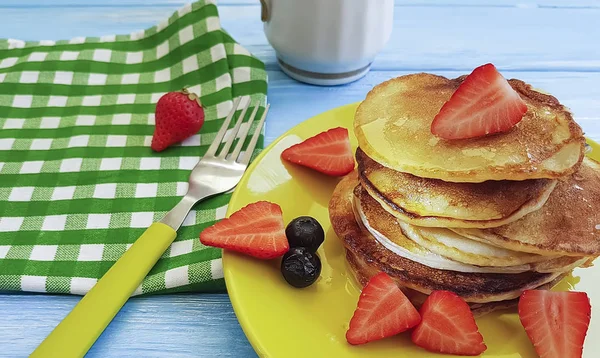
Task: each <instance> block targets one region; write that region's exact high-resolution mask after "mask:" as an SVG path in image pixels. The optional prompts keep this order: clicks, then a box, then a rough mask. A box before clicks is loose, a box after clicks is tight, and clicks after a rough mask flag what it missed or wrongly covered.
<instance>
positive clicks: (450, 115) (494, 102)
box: [431, 63, 527, 139]
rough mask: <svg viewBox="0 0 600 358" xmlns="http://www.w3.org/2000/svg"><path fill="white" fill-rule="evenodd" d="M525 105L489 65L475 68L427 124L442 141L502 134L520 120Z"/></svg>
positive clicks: (524, 110)
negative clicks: (429, 123) (429, 124)
mask: <svg viewBox="0 0 600 358" xmlns="http://www.w3.org/2000/svg"><path fill="white" fill-rule="evenodd" d="M525 112H527V105H526V104H525V101H523V100H522V99H521V97H520V96H519V94H518V93H517V92H516V91H515V90H514V89H513V88H512V87H511V86H510V84H509V83H508V81H507V80H506V79H505V78H504V77H502V75H501V74H500V73H499V72H498V71H497V70H496V67H494V65H492V64H491V63H488V64H487V65H483V66H480V67H477V68H476V69H475V70H473V72H472V73H471V74H470V75H468V76H467V77H466V78H465V80H464V81H463V82H462V83H461V84H460V86H459V87H458V88H457V89H456V92H454V94H453V95H452V97H450V100H448V102H446V103H445V104H444V105H443V106H442V109H440V112H439V113H438V114H437V115H436V116H435V118H434V119H433V122H432V123H431V133H433V134H434V135H436V136H438V137H441V138H444V139H466V138H474V137H481V136H484V135H487V134H493V133H499V132H505V131H507V130H509V129H510V128H512V127H513V126H515V125H516V124H517V123H519V122H520V121H521V119H523V115H524V114H525Z"/></svg>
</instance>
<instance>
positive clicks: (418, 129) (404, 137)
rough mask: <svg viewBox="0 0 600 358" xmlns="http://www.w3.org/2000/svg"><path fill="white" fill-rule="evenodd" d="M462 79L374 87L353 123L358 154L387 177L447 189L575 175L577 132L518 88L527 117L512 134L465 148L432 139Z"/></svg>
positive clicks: (564, 116) (558, 109)
mask: <svg viewBox="0 0 600 358" xmlns="http://www.w3.org/2000/svg"><path fill="white" fill-rule="evenodd" d="M464 78H465V76H462V77H459V78H457V79H452V80H451V79H447V78H445V77H441V76H435V75H432V74H426V73H420V74H413V75H407V76H401V77H398V78H394V79H392V80H389V81H387V82H384V83H381V84H379V85H377V86H375V87H374V88H373V89H372V90H371V91H370V92H369V94H368V95H367V97H366V99H365V100H364V101H363V102H362V103H361V104H360V106H359V107H358V109H357V111H356V114H355V117H354V132H355V134H356V137H357V139H358V143H359V146H360V148H361V149H362V150H363V151H364V152H365V153H366V154H367V155H368V156H369V157H371V158H373V159H374V160H375V161H377V162H379V163H381V164H382V165H384V166H386V167H388V168H390V169H393V170H396V171H400V172H406V173H410V174H413V175H416V176H418V177H424V178H433V179H442V180H444V181H450V182H471V183H479V182H483V181H486V180H526V179H539V178H549V179H555V178H560V177H563V176H565V175H569V174H572V173H573V172H575V171H576V169H577V167H578V164H579V163H580V162H581V160H582V158H583V153H584V137H583V133H582V130H581V128H580V127H579V125H577V123H575V121H574V120H573V118H572V116H571V114H570V113H569V111H568V110H567V109H566V108H565V107H564V106H563V105H561V104H560V103H559V101H558V100H557V99H556V98H554V97H552V96H549V95H546V94H542V93H540V92H537V91H534V90H533V89H532V88H531V86H530V85H528V84H526V83H525V82H523V81H520V80H514V79H513V80H509V83H510V85H511V86H512V88H513V89H515V90H516V91H517V92H518V93H519V95H520V96H521V98H522V99H523V100H524V101H525V103H526V104H527V108H528V110H527V112H526V113H525V115H524V117H523V120H521V122H519V123H518V124H517V125H516V126H515V127H513V128H512V129H511V130H509V131H507V132H505V133H499V134H495V135H489V136H485V137H480V138H472V139H464V140H444V139H440V138H438V137H436V136H434V135H433V134H432V133H431V131H430V127H431V123H432V121H433V118H434V117H435V115H436V114H437V113H438V112H439V110H440V108H441V107H442V105H443V104H444V103H445V102H446V101H448V99H449V98H450V96H452V94H453V93H454V91H455V90H456V89H457V88H458V86H459V85H460V84H461V83H462V81H463V80H464Z"/></svg>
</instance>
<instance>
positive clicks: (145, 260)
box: [30, 223, 177, 358]
mask: <svg viewBox="0 0 600 358" xmlns="http://www.w3.org/2000/svg"><path fill="white" fill-rule="evenodd" d="M176 236H177V232H176V231H175V230H173V229H172V228H171V227H170V226H168V225H165V224H162V223H154V224H152V225H151V226H150V227H149V228H148V229H147V230H146V231H145V232H144V233H143V234H142V236H140V237H139V238H138V239H137V240H136V241H135V243H134V244H133V245H132V246H131V247H130V248H129V250H127V251H126V252H125V253H124V254H123V256H121V258H120V259H119V260H118V261H117V262H115V264H114V265H113V266H112V267H111V268H110V269H109V270H108V271H107V272H106V274H105V275H104V276H103V277H102V278H101V279H100V281H98V282H97V283H96V285H95V286H94V287H93V288H92V289H91V290H90V291H89V292H88V293H87V294H86V295H85V296H84V297H83V298H82V299H81V300H80V301H79V303H78V304H77V305H76V306H75V308H73V310H72V311H71V313H69V314H68V315H67V317H65V319H64V320H63V321H62V322H61V323H60V324H59V325H58V326H56V328H55V329H54V330H53V331H52V333H50V335H49V336H48V337H47V338H46V339H45V340H44V341H43V342H42V343H41V344H40V345H39V347H37V348H36V350H35V351H34V352H33V353H32V354H31V356H30V357H43V358H50V357H61V358H70V357H83V356H84V355H85V353H86V352H87V351H88V349H90V347H91V346H92V345H93V344H94V342H95V341H96V339H98V337H100V334H102V331H104V329H105V328H106V326H108V324H109V323H110V321H111V320H112V319H113V317H114V316H115V315H116V314H117V312H119V310H120V309H121V307H123V305H124V304H125V302H127V299H128V298H129V297H130V296H131V294H132V293H133V291H135V289H136V288H137V287H138V286H139V285H140V283H141V282H142V281H143V279H144V277H146V275H147V274H148V272H149V271H150V269H151V268H152V266H154V264H155V263H156V261H158V259H159V258H160V256H161V255H162V254H163V253H164V252H165V250H166V249H167V248H168V247H169V245H170V244H171V243H172V242H173V240H175V237H176Z"/></svg>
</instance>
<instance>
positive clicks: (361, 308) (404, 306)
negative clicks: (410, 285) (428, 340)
mask: <svg viewBox="0 0 600 358" xmlns="http://www.w3.org/2000/svg"><path fill="white" fill-rule="evenodd" d="M419 321H421V317H420V316H419V312H417V310H416V309H415V307H414V306H413V305H412V303H410V301H409V300H408V298H406V296H405V295H404V293H402V291H400V289H399V288H398V286H396V284H395V283H394V281H392V279H391V278H390V276H388V275H387V274H386V273H385V272H381V273H379V274H377V275H375V276H373V277H372V278H371V279H370V280H369V282H368V283H367V285H366V286H365V287H364V288H363V290H362V293H361V294H360V297H359V299H358V307H357V308H356V311H354V316H352V319H351V320H350V328H349V329H348V332H346V340H347V341H348V343H350V344H363V343H367V342H371V341H375V340H378V339H382V338H385V337H390V336H393V335H396V334H398V333H400V332H404V331H406V330H407V329H409V328H412V327H414V326H416V325H417V324H418V323H419Z"/></svg>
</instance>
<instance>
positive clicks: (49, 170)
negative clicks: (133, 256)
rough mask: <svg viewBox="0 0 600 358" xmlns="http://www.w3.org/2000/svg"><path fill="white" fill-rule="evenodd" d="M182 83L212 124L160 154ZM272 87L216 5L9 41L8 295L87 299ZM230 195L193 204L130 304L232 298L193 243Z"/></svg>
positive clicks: (216, 262) (217, 268)
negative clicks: (159, 125) (165, 103)
mask: <svg viewBox="0 0 600 358" xmlns="http://www.w3.org/2000/svg"><path fill="white" fill-rule="evenodd" d="M184 86H185V87H187V88H189V89H190V91H192V92H195V93H197V94H199V95H200V97H201V100H202V103H203V105H204V106H205V114H206V122H205V123H204V126H203V127H202V129H201V131H200V133H199V134H198V135H195V136H193V137H191V138H189V139H187V140H186V141H185V142H183V143H182V144H181V145H178V146H176V147H173V148H170V149H168V150H166V151H164V152H162V153H158V154H157V153H154V152H153V151H152V150H151V149H150V141H151V138H152V133H153V130H154V109H155V104H156V102H157V100H158V99H159V98H160V97H161V96H162V95H163V94H164V93H166V92H169V91H174V90H179V89H181V88H182V87H184ZM266 90H267V79H266V72H265V69H264V64H263V63H262V62H260V61H259V60H257V59H256V58H254V57H253V56H252V55H251V54H250V53H249V52H248V51H247V50H246V49H244V48H243V47H242V46H240V45H239V44H237V43H236V42H235V41H234V40H233V39H232V38H231V37H230V36H229V35H228V34H227V33H226V32H224V31H223V30H222V29H221V25H220V21H219V17H218V12H217V7H216V5H215V4H214V3H213V1H209V0H206V1H199V2H195V3H193V4H189V5H187V6H185V7H183V8H181V9H180V10H179V11H177V12H176V13H174V14H173V15H172V16H171V17H169V18H168V20H165V21H164V22H161V23H160V24H158V25H157V26H155V27H152V28H150V29H147V30H145V31H139V32H134V33H132V34H128V35H116V36H103V37H100V38H97V37H96V38H84V37H78V38H74V39H71V40H65V41H56V42H54V41H40V42H24V41H19V40H10V39H9V40H0V290H22V291H36V292H56V293H72V294H85V293H86V292H87V291H88V290H89V289H90V288H91V287H92V286H93V285H94V284H95V283H96V281H97V280H98V279H99V278H100V277H101V276H102V275H103V274H104V273H105V272H106V271H107V270H108V269H109V268H110V266H111V265H112V264H113V263H114V262H115V261H116V260H117V259H118V258H119V257H120V256H121V255H122V254H123V253H124V252H125V250H127V248H128V247H129V246H130V245H131V244H132V243H133V242H134V241H135V240H136V239H137V238H138V237H139V236H140V235H141V234H142V233H143V232H144V230H145V229H146V228H147V227H148V226H150V224H151V223H152V222H153V221H157V220H159V219H160V218H161V217H162V216H163V214H164V213H165V212H167V211H168V210H170V209H171V208H172V207H173V206H174V205H175V204H176V203H177V202H178V200H179V197H180V196H181V195H183V194H184V193H185V191H186V188H187V180H188V176H189V173H190V170H191V169H192V167H193V166H194V165H195V164H196V163H197V161H198V160H199V158H200V157H201V156H202V155H203V153H204V152H205V150H206V148H207V147H208V145H209V144H210V142H211V141H212V139H213V138H214V136H215V133H216V132H217V130H218V128H219V127H220V125H221V123H222V122H223V119H224V117H225V116H226V115H227V113H228V112H229V110H230V109H231V106H232V98H234V97H237V96H245V95H249V96H251V97H252V98H253V100H261V101H262V102H263V103H264V99H265V95H266ZM261 143H262V141H261ZM261 143H259V144H261ZM229 198H230V195H228V194H224V195H220V196H217V197H215V198H213V199H211V200H208V201H205V202H203V203H201V204H199V205H197V206H196V207H195V209H194V210H193V211H192V212H191V213H190V215H189V216H188V218H187V219H186V220H185V222H184V224H183V227H182V228H181V229H180V230H179V232H178V236H177V240H176V241H175V243H173V245H172V246H171V247H170V248H169V249H168V250H167V252H166V253H165V254H164V256H163V257H162V258H161V259H160V260H159V262H158V263H157V264H156V266H155V267H154V268H153V269H152V271H151V272H150V274H149V275H148V277H146V279H145V280H144V282H143V284H142V285H141V287H139V288H138V290H136V293H135V294H142V293H144V294H145V293H163V292H180V291H204V292H207V291H220V290H224V288H225V286H224V283H223V273H222V266H221V259H220V257H221V251H220V250H218V249H214V248H208V247H205V246H203V245H202V244H201V243H200V241H199V240H198V235H199V233H200V232H201V231H202V229H203V228H205V227H207V226H209V225H211V224H213V223H214V222H215V221H216V220H218V219H220V218H222V217H224V215H225V211H226V208H227V204H228V202H229Z"/></svg>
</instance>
